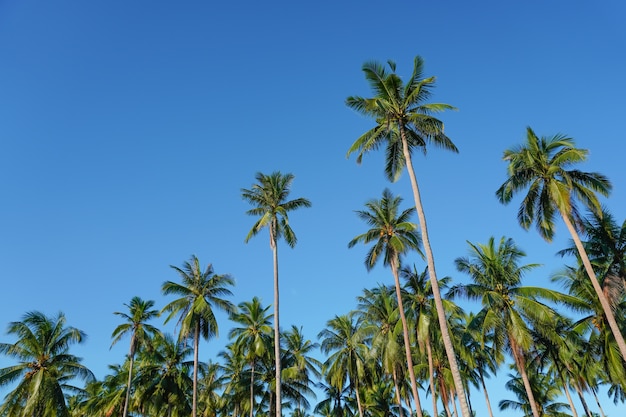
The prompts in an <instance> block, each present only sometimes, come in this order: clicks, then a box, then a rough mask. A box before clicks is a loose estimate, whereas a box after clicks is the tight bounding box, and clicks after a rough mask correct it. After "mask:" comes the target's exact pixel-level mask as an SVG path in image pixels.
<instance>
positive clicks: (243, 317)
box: [228, 297, 272, 417]
mask: <svg viewBox="0 0 626 417" xmlns="http://www.w3.org/2000/svg"><path fill="white" fill-rule="evenodd" d="M268 310H269V307H263V306H262V304H261V301H260V300H259V299H258V298H257V297H254V298H253V299H252V301H244V302H242V303H240V304H239V308H238V310H237V312H235V313H233V314H231V316H230V319H231V320H232V321H234V322H235V323H236V324H239V325H240V326H239V327H233V328H232V329H231V330H230V332H229V333H228V337H229V338H230V339H235V343H236V344H237V345H239V346H240V349H241V350H242V351H243V352H244V355H245V356H246V358H247V360H248V362H249V363H250V417H252V416H253V414H254V373H255V366H256V363H257V361H258V360H259V359H260V358H261V357H262V356H263V355H265V354H266V353H267V350H268V348H269V347H270V345H271V344H270V341H269V337H270V335H271V331H272V328H271V322H270V319H271V317H272V316H271V315H268V314H267V311H268Z"/></svg>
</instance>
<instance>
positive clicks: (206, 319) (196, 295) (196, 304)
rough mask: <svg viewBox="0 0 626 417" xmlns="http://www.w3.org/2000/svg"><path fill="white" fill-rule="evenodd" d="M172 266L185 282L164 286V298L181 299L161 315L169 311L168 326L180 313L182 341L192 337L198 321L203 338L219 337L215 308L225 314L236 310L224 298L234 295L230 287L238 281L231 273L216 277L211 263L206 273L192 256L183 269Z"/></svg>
mask: <svg viewBox="0 0 626 417" xmlns="http://www.w3.org/2000/svg"><path fill="white" fill-rule="evenodd" d="M170 267H171V268H172V269H174V270H175V271H176V272H177V273H178V275H179V276H180V278H181V279H182V283H176V282H172V281H166V282H165V283H164V284H163V287H162V291H163V295H168V294H174V295H178V296H180V298H178V299H176V300H174V301H172V302H170V303H169V304H167V305H166V306H165V307H163V309H162V310H161V312H165V311H168V312H170V314H169V315H168V316H167V318H166V319H165V323H167V322H169V321H170V320H171V319H172V317H174V316H175V315H177V314H180V317H179V320H178V324H180V325H181V329H180V333H179V337H180V338H181V339H182V338H184V337H187V336H189V335H191V331H192V329H193V325H194V324H196V321H197V320H199V322H200V326H201V328H200V332H201V334H202V337H203V338H205V339H208V338H209V337H211V336H217V334H218V328H217V321H216V319H215V315H214V312H213V308H212V306H215V307H217V308H218V309H220V310H222V311H225V312H226V313H231V312H233V311H234V310H235V306H234V305H233V304H232V303H231V302H230V301H228V300H226V299H224V298H222V297H224V296H232V295H233V294H232V292H231V291H230V289H229V288H228V287H230V286H233V285H234V284H235V280H234V279H233V278H232V277H231V276H230V275H228V274H220V275H218V274H215V272H214V270H213V265H212V264H208V265H207V267H206V269H205V270H204V271H203V270H202V268H201V266H200V261H199V260H198V258H197V257H196V255H192V256H191V259H190V260H189V261H185V262H184V263H183V266H182V268H180V267H177V266H175V265H170Z"/></svg>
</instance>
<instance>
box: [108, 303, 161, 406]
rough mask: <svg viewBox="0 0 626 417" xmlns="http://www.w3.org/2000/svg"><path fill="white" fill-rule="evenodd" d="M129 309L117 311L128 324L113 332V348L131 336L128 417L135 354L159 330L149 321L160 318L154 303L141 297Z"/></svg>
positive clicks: (126, 404)
mask: <svg viewBox="0 0 626 417" xmlns="http://www.w3.org/2000/svg"><path fill="white" fill-rule="evenodd" d="M124 305H125V306H126V307H128V313H123V312H119V311H116V312H115V313H113V314H116V315H118V316H120V317H122V318H123V319H124V320H125V321H126V322H125V323H122V324H120V325H119V326H117V327H116V328H115V330H113V334H112V335H111V337H113V343H111V346H113V345H114V344H115V343H117V342H119V341H120V339H121V338H122V337H124V336H125V335H127V334H130V349H129V352H128V360H129V361H130V364H129V369H128V383H127V385H126V398H125V399H124V411H123V412H122V416H123V417H126V416H128V404H129V402H130V391H131V382H132V379H133V365H134V363H135V352H136V350H137V348H139V347H141V346H142V345H144V344H145V343H148V342H149V341H150V338H151V337H153V336H154V335H155V334H156V333H158V332H159V330H158V329H157V328H156V327H154V326H152V325H150V324H148V323H147V321H148V320H150V319H153V318H155V317H158V316H159V311H158V310H153V309H152V307H154V301H152V300H149V301H144V300H142V299H141V298H140V297H133V298H132V299H131V300H130V304H124Z"/></svg>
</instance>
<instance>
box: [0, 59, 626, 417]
mask: <svg viewBox="0 0 626 417" xmlns="http://www.w3.org/2000/svg"><path fill="white" fill-rule="evenodd" d="M363 72H364V74H365V77H366V80H367V81H368V82H369V84H370V87H371V88H372V91H373V92H374V97H372V98H363V97H358V96H357V97H349V98H348V99H347V100H346V104H347V105H348V106H349V107H351V108H353V109H355V110H357V111H358V112H360V113H362V114H364V115H366V116H368V117H371V118H372V119H373V120H374V122H375V126H374V128H372V129H371V130H369V131H367V132H366V133H364V134H363V135H362V136H361V137H359V138H358V139H357V140H356V141H355V142H354V144H353V145H352V146H351V147H350V148H349V150H348V155H350V154H352V153H357V154H358V156H357V162H359V163H360V162H361V161H362V158H363V156H364V155H365V154H366V153H368V152H369V151H372V150H376V149H378V148H379V147H380V146H384V147H385V150H386V164H385V173H386V175H387V177H388V178H389V180H391V181H392V182H393V181H395V180H397V179H398V177H399V175H400V174H401V172H403V171H404V170H405V168H406V172H407V173H408V175H409V178H410V182H411V186H412V192H413V197H414V205H413V206H411V207H409V208H407V209H402V208H401V204H402V198H401V197H399V196H397V195H394V194H393V193H392V191H391V190H390V189H385V190H384V191H383V193H382V197H381V198H380V199H372V200H370V201H368V202H367V203H366V205H365V208H364V209H363V210H360V211H357V215H358V217H359V218H360V219H361V220H363V221H364V222H365V223H366V224H367V230H366V231H365V232H364V233H362V234H359V235H357V236H356V237H355V238H354V239H352V240H351V241H350V242H349V244H348V246H349V247H353V246H355V245H357V244H365V245H370V246H369V250H368V252H367V256H366V259H365V266H366V268H367V269H368V270H369V269H371V268H373V267H374V266H375V265H376V264H377V263H378V261H379V260H380V259H382V261H383V262H382V263H383V265H384V266H386V267H389V269H390V271H391V273H392V276H393V284H392V285H383V284H379V285H378V286H377V287H375V288H366V289H364V290H363V291H362V294H361V295H360V296H359V297H358V299H357V300H356V301H357V303H356V305H355V307H354V308H353V309H352V310H351V311H350V312H349V313H347V314H342V315H337V316H335V317H334V318H332V319H330V320H328V322H327V324H326V327H325V328H324V329H323V330H322V331H321V332H319V334H318V335H317V342H313V341H312V340H310V339H308V338H306V337H305V336H304V334H303V332H302V329H301V328H298V327H297V326H292V328H291V329H289V330H284V329H281V328H280V324H279V323H280V322H279V280H278V272H279V268H278V242H279V240H281V239H283V240H284V241H285V242H286V243H287V244H288V245H289V246H291V247H293V246H294V245H295V244H296V241H297V240H296V236H295V233H294V231H293V229H292V228H291V225H290V223H289V218H288V213H289V212H290V211H292V210H295V209H298V208H302V207H309V206H310V205H311V203H310V202H309V201H308V200H307V199H304V198H296V199H293V200H289V194H290V190H291V185H292V182H293V179H294V176H293V175H292V174H282V173H280V172H273V173H271V174H269V175H266V174H262V173H259V174H257V176H256V182H255V183H254V184H253V185H252V187H251V188H249V189H242V190H241V192H242V197H243V198H244V199H245V200H246V201H248V202H249V203H250V204H251V205H252V208H251V209H250V210H249V211H248V214H249V215H252V216H255V217H256V218H257V220H256V222H255V223H254V225H253V227H252V229H251V230H250V232H249V234H248V236H247V237H246V242H247V241H248V240H249V239H250V238H252V237H254V236H255V235H257V234H258V233H259V232H260V231H261V230H263V229H264V228H265V229H267V230H268V234H269V240H270V248H271V250H272V254H273V265H274V300H273V308H274V310H273V314H270V313H269V309H270V307H269V306H264V305H262V303H261V301H260V300H259V299H258V298H256V297H255V298H253V299H252V300H250V301H246V302H242V303H240V304H239V305H238V306H235V305H233V304H232V303H231V302H230V301H228V297H229V296H231V295H232V292H231V288H232V286H233V279H232V278H231V277H230V276H228V275H224V274H222V275H220V274H216V273H215V272H214V271H213V268H212V266H211V265H210V264H209V265H208V266H207V267H206V268H202V267H201V264H200V261H199V260H198V259H197V258H196V257H195V256H192V257H191V259H190V260H189V261H187V262H185V263H184V264H183V266H182V267H176V266H173V267H172V268H173V269H174V270H175V271H176V272H177V273H178V275H179V278H180V282H171V281H168V282H166V283H164V284H163V286H162V292H163V294H164V295H166V296H167V295H174V296H176V297H177V298H176V299H175V300H173V301H171V302H170V303H168V304H167V305H166V306H164V307H163V308H162V309H161V310H157V309H155V308H154V302H153V301H145V300H142V299H141V298H139V297H134V298H132V299H131V301H130V303H129V304H127V305H126V308H127V311H125V312H116V313H115V314H117V315H119V316H120V317H121V318H122V319H123V321H124V322H123V323H122V324H120V325H119V326H118V327H117V328H116V329H115V330H114V331H113V334H112V339H113V340H112V343H113V344H115V343H117V342H119V341H120V340H122V338H125V337H127V336H128V338H129V339H130V346H129V353H128V355H127V357H126V360H125V361H124V362H123V363H122V364H120V365H111V367H110V374H109V375H107V376H106V377H105V378H104V379H103V380H101V381H100V380H96V379H95V378H94V376H93V374H91V372H90V371H89V370H88V369H87V368H86V367H85V366H84V365H82V364H81V363H80V359H79V358H77V357H75V356H73V355H71V353H70V347H71V345H72V344H74V343H80V342H81V341H82V340H83V337H84V335H83V333H82V332H81V331H79V330H77V329H75V328H73V327H68V326H67V325H66V323H65V318H64V316H63V315H62V314H59V315H58V316H55V317H47V316H45V315H44V314H42V313H40V312H29V313H27V314H26V315H25V316H24V317H23V318H22V320H21V321H17V322H12V323H10V325H9V329H8V333H9V334H11V335H13V336H14V338H15V339H16V341H15V342H13V343H0V353H2V354H4V355H7V356H9V357H12V358H14V359H15V360H16V361H17V362H18V364H17V365H13V366H9V367H7V368H4V369H1V370H0V387H1V386H12V387H13V386H14V388H13V389H12V390H11V391H10V392H9V394H8V395H7V396H6V397H5V399H4V402H3V403H2V405H1V406H0V417H5V416H6V417H9V416H11V417H12V416H42V417H48V416H50V417H52V416H94V417H105V416H106V417H108V416H123V417H126V416H129V415H133V416H146V417H147V416H167V417H177V416H187V415H191V416H193V417H196V416H204V417H218V416H219V417H222V416H232V417H244V416H245V415H246V414H247V415H249V416H250V417H253V416H255V415H256V416H267V417H274V416H275V417H282V416H283V415H285V412H284V411H283V410H284V409H287V410H289V412H290V414H291V415H292V416H294V417H306V416H307V415H310V414H311V413H313V414H315V415H320V416H323V417H355V416H358V417H392V416H393V417H396V416H397V417H404V416H410V415H416V416H418V417H423V416H426V415H429V416H439V415H445V416H447V417H452V416H462V417H470V416H472V415H473V414H474V413H473V407H472V404H473V403H474V404H475V402H476V401H478V400H477V399H475V398H471V397H470V391H471V390H470V388H474V389H477V390H479V391H480V392H482V393H483V395H484V401H486V404H487V409H488V411H489V414H490V415H492V404H491V399H490V397H489V393H488V389H487V384H486V383H485V380H486V378H488V377H489V376H491V375H495V374H496V373H502V372H506V370H507V369H508V370H509V372H510V373H509V380H508V382H507V384H506V385H507V388H508V389H509V390H510V392H511V395H513V396H514V397H515V398H514V399H513V400H511V399H501V400H500V402H499V408H500V409H502V410H504V409H516V410H519V412H520V415H524V416H532V417H544V416H546V417H547V416H554V417H561V416H563V417H564V416H574V417H578V415H579V414H578V411H577V409H578V407H577V405H576V403H575V401H574V397H573V396H572V392H574V393H575V396H576V397H577V400H578V402H579V403H580V407H582V410H583V413H584V414H583V415H585V416H587V417H592V416H594V415H596V414H595V412H592V411H591V407H590V406H589V404H588V400H589V398H593V399H594V401H595V403H596V406H597V409H598V411H599V413H600V414H603V411H602V408H601V401H600V398H599V397H598V395H597V393H598V389H599V388H600V387H602V388H604V389H607V390H608V393H609V396H610V397H611V398H612V399H613V400H614V401H616V402H623V401H624V400H626V367H625V365H626V362H625V361H624V358H626V344H624V338H623V334H624V331H626V320H624V317H626V315H625V314H624V313H625V312H626V310H625V307H626V303H625V301H626V298H625V294H626V291H625V288H626V287H625V283H626V282H625V280H626V222H624V223H623V224H621V225H620V224H619V223H618V222H616V220H615V219H614V218H613V216H612V215H611V214H610V213H609V212H608V210H607V209H606V208H604V207H602V206H601V205H600V203H599V200H598V197H597V194H600V195H602V196H608V194H609V192H610V190H611V184H610V182H609V181H608V179H607V178H605V177H604V176H602V175H601V174H598V173H588V172H583V171H579V170H577V169H575V168H574V166H575V165H576V164H577V163H580V162H583V161H585V159H586V156H587V151H586V150H584V149H579V148H576V147H575V144H574V141H573V139H571V138H568V137H566V136H563V135H556V136H553V137H540V136H537V135H536V134H535V133H534V132H533V130H532V129H530V128H528V130H527V135H526V142H525V143H524V144H522V145H520V146H518V147H516V148H512V149H509V150H507V151H505V152H504V160H505V161H506V162H507V163H508V178H507V179H506V181H505V182H504V183H503V185H502V186H501V187H500V188H499V189H498V190H497V191H496V196H497V197H498V199H499V200H500V201H501V202H502V203H503V204H507V203H510V202H511V201H512V200H513V198H514V197H515V196H516V194H519V193H525V195H524V196H523V198H522V202H521V205H520V208H519V211H518V221H519V223H520V225H521V226H522V227H524V228H526V229H528V228H530V227H531V226H532V225H533V224H534V225H536V227H537V230H538V231H539V233H540V235H541V237H543V238H544V239H547V240H550V239H552V238H553V236H554V223H555V221H556V216H557V215H559V216H560V217H561V219H562V220H563V221H564V223H565V224H566V227H567V229H568V230H569V232H570V234H571V237H572V242H573V243H572V246H571V247H569V248H564V249H563V250H562V251H561V252H560V253H561V254H562V255H574V259H576V260H577V262H576V264H574V265H568V266H565V267H564V268H563V270H562V271H561V272H560V273H559V274H557V275H555V276H554V277H553V280H554V281H555V282H560V283H561V284H562V285H563V287H564V288H565V289H566V292H559V291H556V290H553V289H549V288H543V287H527V286H523V285H522V280H523V277H524V275H525V274H526V273H527V272H528V271H530V270H532V269H533V268H534V267H535V266H536V265H535V264H528V263H524V257H525V253H524V252H523V250H522V249H521V248H519V247H518V246H517V245H516V243H515V242H514V241H513V240H512V239H510V238H507V237H506V236H504V237H501V238H500V239H496V238H494V237H492V238H490V239H489V240H488V241H487V242H486V243H484V244H481V243H469V250H470V252H469V253H470V255H469V256H467V257H460V258H458V259H456V261H455V265H456V267H457V270H458V271H459V272H460V273H461V274H464V275H466V276H467V277H468V278H469V280H470V281H471V283H469V284H456V285H451V278H450V277H443V278H439V277H438V276H437V274H436V269H435V261H434V256H433V251H432V248H431V246H430V240H429V231H428V228H427V223H426V216H425V213H424V208H423V205H422V201H421V196H420V191H419V186H418V182H417V179H416V175H415V171H414V168H413V163H412V156H413V153H414V151H416V150H422V151H424V152H425V150H426V148H427V147H428V146H429V145H435V146H437V147H441V148H443V149H447V150H451V151H453V152H458V150H457V148H456V146H455V145H454V143H453V142H452V141H451V140H450V138H448V137H447V136H446V135H445V133H444V128H443V123H442V122H441V121H440V120H439V119H437V118H436V117H435V115H436V114H437V113H439V112H441V111H444V110H448V109H452V108H453V107H452V106H450V105H447V104H442V103H429V102H427V99H428V98H429V97H430V95H431V90H432V87H433V86H434V83H435V78H434V77H427V78H425V77H424V76H423V61H422V59H421V58H420V57H416V58H415V61H414V67H413V73H412V74H411V76H410V77H409V78H408V80H407V81H406V82H404V81H403V80H402V78H401V77H400V76H399V75H397V74H396V65H395V63H393V62H391V61H389V62H388V63H387V65H384V64H381V63H378V62H368V63H365V64H364V65H363ZM582 210H586V212H584V213H583V212H582ZM415 214H417V223H414V222H412V217H413V215H415ZM409 254H418V255H419V256H420V257H421V258H422V259H424V260H425V264H426V265H425V267H424V268H423V269H418V268H417V266H415V265H414V264H413V265H409V264H408V263H407V262H406V261H405V258H406V257H407V255H409ZM442 291H444V292H445V294H443V293H442ZM458 298H464V299H469V300H476V301H478V302H480V305H481V309H480V311H478V312H477V313H465V312H464V311H463V310H462V309H461V308H459V307H458V306H457V305H456V304H455V299H458ZM217 310H221V311H223V312H225V313H227V314H228V316H229V318H230V322H231V323H230V324H231V328H230V330H229V332H228V343H227V345H226V347H225V349H224V350H223V351H222V352H221V353H220V354H219V358H215V361H209V362H202V361H200V360H199V358H200V356H199V346H200V344H199V342H200V339H205V340H208V339H210V338H211V337H212V336H214V335H216V334H217V332H218V323H217V319H216V316H215V311H217ZM163 313H165V314H166V318H165V322H166V323H167V322H168V321H170V320H172V319H177V320H178V321H177V325H176V331H177V334H176V335H170V334H167V333H164V332H162V331H161V330H159V328H158V327H156V326H154V325H153V324H151V321H152V320H154V319H155V318H156V317H158V316H160V315H161V314H163ZM570 316H573V318H572V317H570ZM320 353H321V354H322V355H323V356H321V357H320V356H319V354H320ZM190 358H191V359H190ZM320 358H322V359H320ZM509 358H510V359H509ZM506 364H509V366H508V367H506V366H505V365H506ZM78 379H82V380H84V381H86V384H85V386H84V388H79V387H77V386H75V385H73V384H75V383H76V382H77V381H78ZM315 393H317V394H318V396H317V397H316V396H315ZM427 397H430V402H431V404H430V406H426V404H425V403H423V402H422V401H423V400H425V398H427ZM562 398H565V399H567V403H563V402H561V399H562ZM313 399H314V400H315V402H314V404H312V403H311V400H313ZM481 401H482V400H481Z"/></svg>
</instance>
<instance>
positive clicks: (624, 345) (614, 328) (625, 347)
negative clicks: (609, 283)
mask: <svg viewBox="0 0 626 417" xmlns="http://www.w3.org/2000/svg"><path fill="white" fill-rule="evenodd" d="M561 217H563V221H564V222H565V225H566V226H567V230H569V232H570V234H571V235H572V239H573V240H574V244H575V245H576V249H578V254H579V255H580V259H581V260H582V262H583V265H584V266H585V271H587V275H589V279H590V280H591V284H592V285H593V289H594V290H595V291H596V295H597V296H598V299H599V300H600V304H601V305H602V310H604V315H605V316H606V321H607V322H608V323H609V327H610V328H611V332H613V337H615V341H616V342H617V346H619V351H620V353H621V354H622V361H626V342H624V336H623V335H622V332H620V330H619V326H618V325H617V321H615V315H614V314H613V309H612V308H611V304H610V303H609V300H608V299H607V298H606V296H605V295H604V292H603V291H602V287H601V286H600V282H599V281H598V278H597V277H596V274H595V272H593V267H592V266H591V262H590V261H589V256H587V252H586V251H585V248H584V247H583V244H582V242H581V241H580V237H579V236H578V232H576V229H575V228H574V225H573V224H572V222H571V220H570V218H569V216H568V215H567V213H564V212H563V211H562V210H561Z"/></svg>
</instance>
